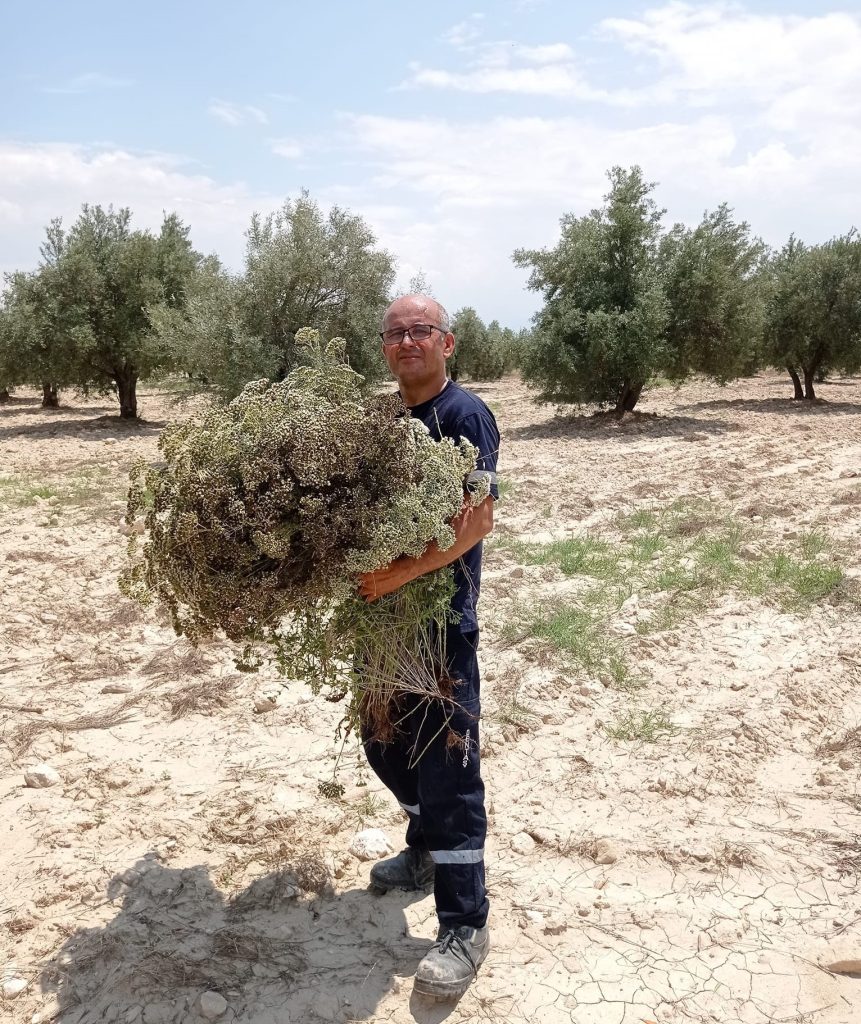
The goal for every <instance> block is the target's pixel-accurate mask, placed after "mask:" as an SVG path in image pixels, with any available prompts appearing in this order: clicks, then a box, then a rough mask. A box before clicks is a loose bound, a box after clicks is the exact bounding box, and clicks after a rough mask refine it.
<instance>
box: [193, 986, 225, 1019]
mask: <svg viewBox="0 0 861 1024" xmlns="http://www.w3.org/2000/svg"><path fill="white" fill-rule="evenodd" d="M198 1007H199V1009H200V1014H201V1016H202V1017H206V1019H207V1020H215V1019H216V1017H220V1016H221V1015H222V1014H223V1013H224V1011H225V1010H226V1009H227V1000H226V999H225V998H224V996H223V995H221V993H219V992H204V993H203V994H202V995H201V997H200V1000H199V1003H198Z"/></svg>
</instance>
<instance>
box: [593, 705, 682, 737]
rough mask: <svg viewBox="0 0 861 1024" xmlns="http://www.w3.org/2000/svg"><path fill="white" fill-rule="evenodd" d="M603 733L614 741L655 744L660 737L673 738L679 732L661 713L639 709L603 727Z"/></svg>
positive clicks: (626, 713) (628, 712)
mask: <svg viewBox="0 0 861 1024" xmlns="http://www.w3.org/2000/svg"><path fill="white" fill-rule="evenodd" d="M604 731H605V732H606V733H607V735H608V736H609V737H610V738H611V739H614V740H626V741H628V742H632V741H634V740H641V741H642V742H643V743H655V742H656V741H657V740H659V739H661V738H662V737H670V736H675V735H676V733H677V732H678V731H679V730H678V727H677V726H675V725H674V724H673V722H672V720H671V719H670V718H669V717H668V716H667V715H666V714H665V713H664V712H663V711H646V710H644V709H639V710H631V711H627V712H625V714H624V715H622V716H621V717H620V718H619V719H618V720H617V721H615V722H613V723H612V724H611V725H606V726H604Z"/></svg>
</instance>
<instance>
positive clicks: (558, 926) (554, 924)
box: [544, 917, 568, 935]
mask: <svg viewBox="0 0 861 1024" xmlns="http://www.w3.org/2000/svg"><path fill="white" fill-rule="evenodd" d="M567 931H568V922H567V921H566V920H565V919H564V918H562V917H551V918H548V919H547V921H546V922H545V923H544V934H545V935H561V934H562V933H563V932H567Z"/></svg>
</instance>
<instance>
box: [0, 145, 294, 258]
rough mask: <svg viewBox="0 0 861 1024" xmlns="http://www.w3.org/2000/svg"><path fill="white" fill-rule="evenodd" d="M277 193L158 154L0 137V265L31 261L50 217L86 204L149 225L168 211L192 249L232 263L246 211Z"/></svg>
mask: <svg viewBox="0 0 861 1024" xmlns="http://www.w3.org/2000/svg"><path fill="white" fill-rule="evenodd" d="M296 185H298V182H297V183H296ZM294 190H295V186H294ZM283 199H284V196H267V195H263V194H254V193H252V192H250V191H249V190H248V189H247V188H246V187H245V186H244V185H242V184H230V185H223V184H219V183H217V182H216V181H214V180H213V179H212V178H210V177H208V176H206V175H204V174H201V173H195V170H194V168H192V167H189V166H188V165H187V164H186V163H185V162H183V161H181V160H179V159H177V158H176V157H171V156H168V155H165V154H136V153H130V152H128V151H125V150H121V149H115V148H100V149H93V148H87V147H83V146H71V145H63V144H57V145H51V144H38V145H37V144H26V143H14V142H0V238H2V240H3V243H2V250H0V271H11V270H16V269H21V270H24V269H30V268H32V267H34V266H35V265H36V263H37V262H38V258H39V244H40V242H41V240H42V239H43V237H44V229H45V227H46V225H47V224H48V222H49V221H50V220H51V218H53V217H58V216H62V217H63V220H64V222H65V223H67V224H68V223H70V222H71V221H72V220H74V218H75V217H76V216H77V214H78V213H79V212H80V208H81V204H82V203H85V202H86V203H93V204H95V203H98V204H101V205H102V206H107V205H108V204H109V203H112V204H113V205H114V206H115V207H119V206H128V207H130V209H131V211H132V214H133V222H132V223H133V224H134V226H136V227H149V228H155V229H157V228H158V226H159V225H160V224H161V221H162V216H163V213H164V211H173V210H175V211H176V212H177V213H179V215H180V216H181V217H182V219H183V220H184V221H186V223H188V224H190V225H191V237H192V240H193V241H194V244H195V246H196V247H197V248H198V249H201V250H202V251H204V252H212V251H215V252H217V253H218V254H219V255H220V256H221V257H222V258H223V259H224V260H225V261H226V262H227V263H228V264H229V265H230V266H233V267H238V266H240V265H241V263H242V256H243V251H244V247H245V239H244V237H243V233H244V232H245V230H246V229H247V227H248V225H249V223H250V220H251V214H252V213H253V212H254V210H261V211H264V212H268V211H269V210H273V209H275V208H276V206H278V205H280V203H281V202H282V201H283Z"/></svg>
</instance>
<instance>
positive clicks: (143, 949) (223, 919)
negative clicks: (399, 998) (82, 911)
mask: <svg viewBox="0 0 861 1024" xmlns="http://www.w3.org/2000/svg"><path fill="white" fill-rule="evenodd" d="M313 859H314V864H313V865H311V868H310V870H309V866H308V863H307V861H308V858H305V859H304V862H302V863H297V865H296V866H294V867H285V868H283V869H280V870H278V871H275V872H272V873H270V874H268V875H264V876H263V877H261V878H258V879H256V880H255V881H253V882H252V883H251V884H250V885H249V886H248V887H247V888H246V889H244V890H243V891H241V892H240V893H238V894H237V895H235V896H233V897H230V898H226V897H225V895H224V894H223V893H222V892H220V891H219V890H218V889H217V888H216V886H215V885H214V884H213V882H212V880H211V878H210V877H209V870H208V868H207V867H206V866H205V865H196V866H194V867H188V868H172V867H168V866H167V865H165V864H164V863H163V862H162V861H161V860H160V859H159V856H158V855H157V854H155V853H149V854H147V855H146V856H145V857H144V858H143V859H141V860H139V861H138V862H137V863H136V864H134V866H133V867H131V868H130V869H128V870H127V871H124V872H122V873H121V874H118V875H116V876H114V878H112V879H111V881H110V883H109V884H108V891H107V896H108V901H109V902H113V903H115V904H116V903H117V902H119V904H120V908H119V910H118V912H117V913H116V916H114V917H113V918H112V919H111V920H110V921H108V922H107V923H106V924H105V925H104V926H103V927H94V928H82V929H80V930H78V931H76V932H74V933H73V934H72V935H70V936H69V937H68V938H67V940H66V941H65V942H64V943H63V946H62V947H61V949H60V950H59V952H58V953H57V955H56V956H54V957H53V958H52V959H51V960H50V961H49V962H48V963H47V964H45V965H44V966H43V968H42V971H41V976H40V982H41V986H42V991H43V992H45V993H55V994H56V998H57V1002H58V1012H57V1014H56V1015H55V1017H56V1019H58V1020H61V1021H62V1022H63V1024H95V1022H96V1021H102V1020H108V1021H126V1022H128V1024H173V1022H188V1024H197V1022H201V1024H202V1022H203V1021H204V1019H205V1018H204V1017H203V1016H202V1015H201V1014H200V1012H199V998H200V996H201V994H202V993H204V992H217V993H219V994H220V995H221V996H222V997H223V998H224V999H225V1000H226V1002H227V1009H226V1010H225V1011H224V1013H223V1015H222V1016H220V1017H219V1020H220V1021H223V1022H225V1024H227V1022H230V1021H234V1020H236V1021H241V1022H242V1024H276V1022H282V1021H283V1022H286V1021H309V1020H320V1019H322V1020H330V1021H356V1020H366V1019H370V1018H372V1017H373V1016H374V1014H375V1010H376V1007H377V1005H378V1004H379V1003H380V1002H381V1000H382V999H383V998H384V997H385V996H386V995H387V993H389V992H390V991H391V990H392V989H397V988H398V987H399V985H400V979H402V978H410V977H411V976H412V975H413V974H414V973H415V969H416V966H417V965H418V962H419V960H420V959H421V958H422V957H423V956H424V955H425V953H426V952H427V950H428V948H429V943H428V941H427V940H422V939H418V938H415V937H412V936H410V935H409V934H408V929H407V923H406V917H405V914H404V909H405V907H406V906H408V905H409V904H410V903H412V902H415V901H416V900H418V899H424V898H425V894H424V893H406V892H397V893H395V892H392V893H389V894H387V895H386V896H384V897H380V896H375V895H373V894H372V893H370V892H368V891H367V890H360V889H352V890H349V891H347V892H343V893H340V894H338V895H336V894H335V893H334V892H333V891H332V888H331V885H330V882H329V877H328V873H327V871H326V869H325V867H324V866H323V864H322V861H319V860H318V859H316V858H313ZM298 879H301V880H302V881H301V884H300V883H299V881H298ZM406 999H407V997H406V995H405V996H404V1001H405V1002H406ZM410 1007H411V1010H412V1012H413V1016H414V1018H415V1020H416V1021H419V1022H420V1024H438V1022H439V1021H441V1020H442V1019H444V1017H445V1016H447V1014H448V1013H449V1012H451V1010H452V1009H453V1004H448V1005H447V1008H444V1009H445V1012H444V1013H443V1014H442V1016H441V1015H440V1010H439V1008H438V1006H437V1005H436V1004H434V1003H429V1002H427V1001H426V1000H424V999H421V998H419V997H414V998H413V1000H412V1001H411V1002H410Z"/></svg>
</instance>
